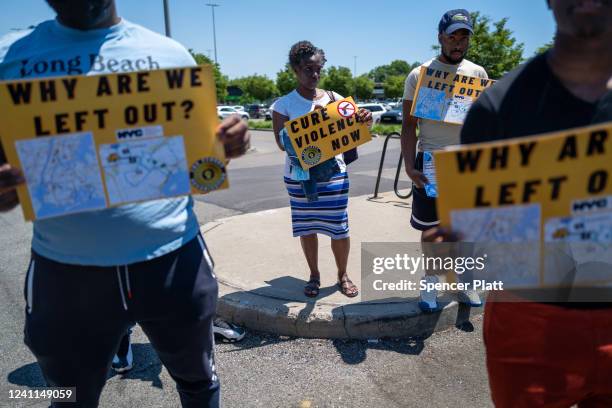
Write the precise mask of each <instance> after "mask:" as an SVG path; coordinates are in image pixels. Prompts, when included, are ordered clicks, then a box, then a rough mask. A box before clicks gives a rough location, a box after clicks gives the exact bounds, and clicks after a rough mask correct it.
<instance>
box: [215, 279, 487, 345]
mask: <svg viewBox="0 0 612 408" xmlns="http://www.w3.org/2000/svg"><path fill="white" fill-rule="evenodd" d="M439 300H440V304H441V305H443V306H444V307H443V308H442V309H441V310H440V311H438V312H435V313H423V312H422V311H421V310H420V309H419V307H418V305H417V302H416V301H407V302H397V303H367V302H364V303H358V304H344V305H341V304H332V303H325V302H306V303H302V302H295V301H291V300H285V299H279V298H273V297H270V296H262V295H258V294H255V293H252V292H249V291H240V290H237V288H235V287H232V286H230V285H228V284H227V283H225V282H223V280H220V281H219V302H218V305H217V315H218V316H220V317H222V318H223V319H226V320H228V321H230V322H232V323H234V324H238V325H241V326H244V327H246V328H248V329H253V330H258V331H264V332H270V333H274V334H278V335H285V336H295V337H307V338H328V339H375V338H383V337H414V336H428V335H430V334H431V333H433V332H437V331H441V330H445V329H448V328H450V327H453V326H460V325H463V324H465V323H467V322H468V321H469V319H470V318H471V317H473V316H477V315H479V314H482V313H483V309H484V308H483V307H480V308H470V307H469V306H467V305H463V304H459V303H457V302H456V301H454V300H452V298H451V295H448V294H447V295H445V296H443V297H442V298H441V299H439Z"/></svg>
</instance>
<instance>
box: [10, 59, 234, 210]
mask: <svg viewBox="0 0 612 408" xmlns="http://www.w3.org/2000/svg"><path fill="white" fill-rule="evenodd" d="M0 103H1V104H2V110H0V123H2V126H1V127H0V136H1V140H2V146H3V148H4V151H5V153H6V157H7V160H8V161H9V163H11V164H12V165H13V166H14V167H17V168H19V169H21V170H22V172H23V173H24V175H25V178H26V186H22V187H20V188H19V189H18V194H19V199H20V202H21V205H22V208H23V212H24V216H25V218H26V219H27V220H33V219H42V218H49V217H55V216H61V215H65V214H70V213H75V212H83V211H92V210H99V209H104V208H107V207H112V206H117V205H122V204H126V203H131V202H140V201H148V200H154V199H159V198H165V197H175V196H181V195H188V194H202V193H206V192H209V191H212V190H215V189H218V188H224V187H227V185H228V182H227V177H226V172H225V165H224V163H225V156H224V150H223V146H222V145H221V143H220V142H218V141H217V139H216V137H215V128H216V126H217V124H218V118H217V113H216V95H215V87H214V79H213V74H212V68H211V67H210V66H208V65H203V66H197V67H186V68H176V69H166V70H155V71H147V72H144V71H143V72H133V73H121V74H109V75H96V76H69V77H56V78H44V79H36V80H29V81H8V82H2V83H0Z"/></svg>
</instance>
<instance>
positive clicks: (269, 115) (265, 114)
mask: <svg viewBox="0 0 612 408" xmlns="http://www.w3.org/2000/svg"><path fill="white" fill-rule="evenodd" d="M262 116H263V118H264V119H265V120H272V109H270V108H264V109H263V113H262Z"/></svg>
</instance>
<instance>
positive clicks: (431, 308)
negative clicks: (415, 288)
mask: <svg viewBox="0 0 612 408" xmlns="http://www.w3.org/2000/svg"><path fill="white" fill-rule="evenodd" d="M423 281H425V282H426V283H438V282H440V279H439V278H438V277H437V276H435V275H426V276H425V278H424V279H423ZM437 298H438V291H437V290H436V289H432V290H421V299H420V301H419V307H420V308H421V310H422V311H424V312H435V311H436V310H438V300H437Z"/></svg>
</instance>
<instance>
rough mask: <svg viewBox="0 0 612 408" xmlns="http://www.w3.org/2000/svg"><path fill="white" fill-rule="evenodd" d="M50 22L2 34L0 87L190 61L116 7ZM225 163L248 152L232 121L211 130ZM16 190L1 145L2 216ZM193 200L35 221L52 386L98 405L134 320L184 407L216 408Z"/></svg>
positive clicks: (38, 333) (39, 350)
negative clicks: (173, 382) (8, 83)
mask: <svg viewBox="0 0 612 408" xmlns="http://www.w3.org/2000/svg"><path fill="white" fill-rule="evenodd" d="M47 2H48V3H49V5H50V6H51V7H52V8H53V9H54V10H55V11H56V13H57V18H56V19H55V20H50V21H45V22H43V23H40V24H39V25H38V26H36V27H34V28H32V29H29V30H25V31H19V32H13V33H10V34H8V35H6V36H4V37H2V38H0V80H11V79H31V78H40V77H49V76H62V75H96V74H100V73H114V72H128V71H140V70H152V69H160V68H161V69H163V68H171V67H183V66H192V65H195V61H194V60H193V58H192V57H191V55H190V54H189V52H188V51H187V50H186V49H185V48H184V47H183V46H182V45H180V44H179V43H177V42H175V41H173V40H171V39H169V38H166V37H164V36H161V35H159V34H156V33H154V32H152V31H149V30H147V29H145V28H144V27H141V26H139V25H136V24H133V23H130V22H128V21H126V20H123V19H120V18H119V17H118V16H117V12H116V6H115V1H114V0H47ZM218 136H219V138H220V140H221V141H222V142H223V143H224V145H225V150H226V154H227V156H228V157H229V158H232V157H238V156H240V155H242V154H244V152H245V151H246V150H247V148H248V144H249V135H248V132H247V128H246V125H245V124H244V122H243V121H241V120H240V119H239V118H237V117H234V118H229V119H227V120H225V121H223V123H222V124H221V125H220V126H219V128H218ZM22 182H24V180H23V177H22V175H21V174H20V172H19V171H18V170H16V169H14V168H11V166H10V165H8V164H6V159H5V157H4V153H3V151H2V148H1V146H0V211H8V210H10V209H12V208H14V207H15V206H16V205H18V200H17V196H16V192H15V187H16V185H18V184H19V183H22ZM192 206H193V202H192V199H191V198H190V197H184V198H175V199H164V200H157V201H151V202H146V203H139V204H130V205H124V206H121V207H117V208H112V209H107V210H102V211H95V212H88V213H82V214H75V215H68V216H63V217H58V218H52V219H46V220H41V221H36V222H34V234H33V239H32V259H31V262H30V265H29V268H28V274H27V277H26V290H25V293H26V301H27V310H26V327H25V342H26V344H27V345H28V346H29V347H30V349H31V350H32V352H33V353H34V355H35V356H36V357H37V359H38V362H39V364H40V366H41V368H42V371H43V374H44V375H45V378H46V380H47V382H48V383H49V385H50V386H58V387H59V386H62V387H68V386H71V387H72V386H76V387H77V392H76V395H77V399H78V402H79V404H80V405H82V406H96V405H97V403H98V399H99V396H100V393H101V391H102V387H103V386H104V383H105V380H106V375H107V373H108V370H109V367H110V364H111V360H112V357H113V355H114V353H115V352H116V350H117V348H118V346H119V341H120V339H121V337H122V335H123V334H124V333H126V331H127V329H128V328H129V327H130V325H131V324H132V322H138V323H139V324H140V325H141V326H142V328H143V330H144V331H145V333H146V334H147V335H148V337H149V339H150V340H151V343H152V344H153V346H154V347H155V348H156V349H157V352H158V354H159V357H160V359H161V361H162V362H163V363H164V365H165V366H166V367H167V368H168V371H169V372H170V373H171V375H172V377H173V378H174V379H175V380H176V382H177V388H178V391H179V394H180V397H181V401H182V403H183V406H216V405H218V399H219V391H218V390H219V385H218V380H217V376H216V374H215V369H214V358H213V349H212V343H213V342H212V336H213V333H212V319H213V317H214V314H215V309H216V299H217V283H216V280H215V277H214V274H213V271H212V262H211V259H210V256H209V254H208V252H207V249H206V246H205V244H204V240H203V238H202V236H201V235H199V228H198V222H197V219H196V217H195V214H194V212H193V209H192Z"/></svg>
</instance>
